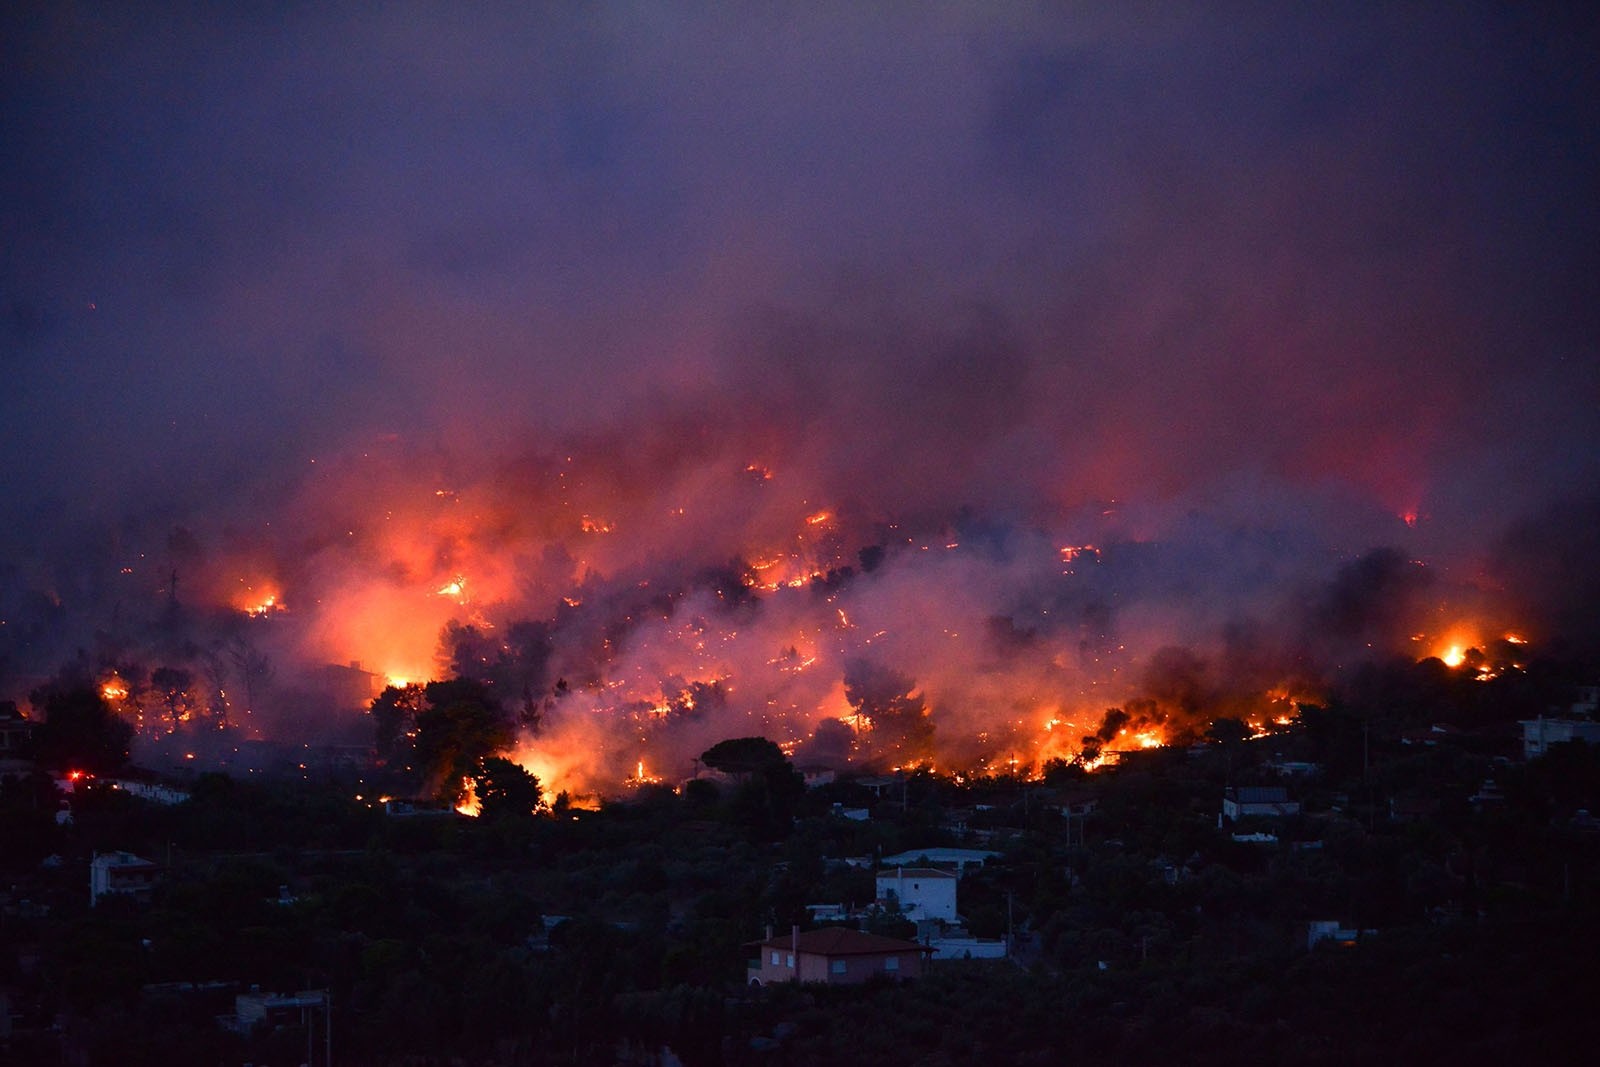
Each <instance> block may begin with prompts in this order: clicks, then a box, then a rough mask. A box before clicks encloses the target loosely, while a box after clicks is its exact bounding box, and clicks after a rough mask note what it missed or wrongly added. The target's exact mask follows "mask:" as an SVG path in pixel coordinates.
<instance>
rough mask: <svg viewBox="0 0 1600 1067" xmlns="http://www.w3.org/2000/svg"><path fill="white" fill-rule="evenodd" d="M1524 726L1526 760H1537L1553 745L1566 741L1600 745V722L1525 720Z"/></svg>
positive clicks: (1582, 720) (1542, 717) (1524, 753)
mask: <svg viewBox="0 0 1600 1067" xmlns="http://www.w3.org/2000/svg"><path fill="white" fill-rule="evenodd" d="M1521 725H1522V755H1523V758H1524V759H1537V758H1538V757H1540V756H1542V755H1544V754H1545V753H1546V752H1548V751H1550V746H1551V745H1559V744H1561V743H1563V742H1566V741H1586V742H1588V743H1589V744H1591V745H1600V722H1594V721H1593V720H1590V719H1547V718H1545V717H1544V716H1542V715H1541V716H1539V718H1537V719H1524V720H1523V721H1522V723H1521Z"/></svg>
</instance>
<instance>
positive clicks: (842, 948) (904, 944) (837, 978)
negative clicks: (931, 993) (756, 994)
mask: <svg viewBox="0 0 1600 1067" xmlns="http://www.w3.org/2000/svg"><path fill="white" fill-rule="evenodd" d="M745 948H746V949H753V950H755V953H756V955H755V957H754V958H753V959H750V960H749V965H748V974H749V982H750V984H751V985H754V986H763V985H769V984H771V983H773V982H825V983H827V984H829V985H857V984H859V983H861V982H865V981H866V980H867V979H869V978H872V977H873V976H875V975H880V974H881V975H886V976H888V977H890V978H919V977H921V975H922V969H923V962H924V959H925V957H926V956H927V954H928V949H927V948H926V947H925V946H923V945H919V944H917V943H916V942H915V941H902V940H900V939H899V938H896V937H882V936H880V935H878V934H869V933H864V932H862V931H860V930H850V929H846V928H845V927H842V926H830V927H825V928H823V929H821V930H807V931H806V932H805V933H801V932H800V931H799V929H798V928H797V929H795V930H793V931H791V932H790V933H789V934H788V936H785V937H772V936H768V937H767V939H766V940H765V941H754V942H751V943H750V944H748V945H746V946H745Z"/></svg>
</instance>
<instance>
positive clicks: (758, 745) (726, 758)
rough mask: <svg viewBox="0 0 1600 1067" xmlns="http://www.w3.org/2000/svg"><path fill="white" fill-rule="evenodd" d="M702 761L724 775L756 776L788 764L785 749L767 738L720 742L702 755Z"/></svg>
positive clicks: (735, 738)
mask: <svg viewBox="0 0 1600 1067" xmlns="http://www.w3.org/2000/svg"><path fill="white" fill-rule="evenodd" d="M700 761H701V762H702V763H704V764H705V765H706V766H707V767H710V768H711V769H712V770H714V771H722V772H723V773H724V774H754V773H755V772H756V771H760V770H765V769H766V768H769V767H779V766H782V765H783V764H784V763H787V762H788V760H787V758H786V757H785V756H784V754H783V749H781V748H779V747H778V746H777V745H776V744H774V743H773V742H771V741H768V740H767V739H766V738H765V737H733V738H729V739H728V740H726V741H718V742H717V743H716V744H714V745H712V746H711V747H710V748H708V749H706V750H705V751H704V752H702V753H701V754H700Z"/></svg>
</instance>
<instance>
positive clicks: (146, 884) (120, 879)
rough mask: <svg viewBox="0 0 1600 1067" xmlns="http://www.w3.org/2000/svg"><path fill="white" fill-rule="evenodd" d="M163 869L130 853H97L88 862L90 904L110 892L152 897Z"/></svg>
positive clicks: (139, 897)
mask: <svg viewBox="0 0 1600 1067" xmlns="http://www.w3.org/2000/svg"><path fill="white" fill-rule="evenodd" d="M160 873H161V868H160V867H158V866H157V865H155V864H154V863H151V862H150V861H149V860H145V859H140V858H139V857H138V856H135V855H134V854H133V853H131V852H97V853H96V854H95V857H94V859H93V860H91V861H90V863H89V906H90V907H93V906H94V905H95V904H96V903H98V902H99V900H100V898H101V897H103V896H105V895H106V894H108V893H116V894H119V895H121V896H131V897H135V898H137V899H139V900H148V899H150V891H151V889H152V888H153V887H154V886H155V884H156V877H157V875H159V874H160Z"/></svg>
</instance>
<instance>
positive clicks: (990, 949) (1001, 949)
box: [928, 930, 1009, 960]
mask: <svg viewBox="0 0 1600 1067" xmlns="http://www.w3.org/2000/svg"><path fill="white" fill-rule="evenodd" d="M928 947H929V948H931V949H933V958H934V959H936V960H1003V959H1005V958H1006V956H1007V955H1008V954H1009V953H1008V952H1007V951H1006V943H1005V942H1004V941H1002V940H999V939H998V938H991V937H972V936H971V935H969V934H968V933H966V932H965V931H964V930H956V931H954V932H952V933H950V934H948V935H945V936H943V937H934V938H930V939H929V941H928Z"/></svg>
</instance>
